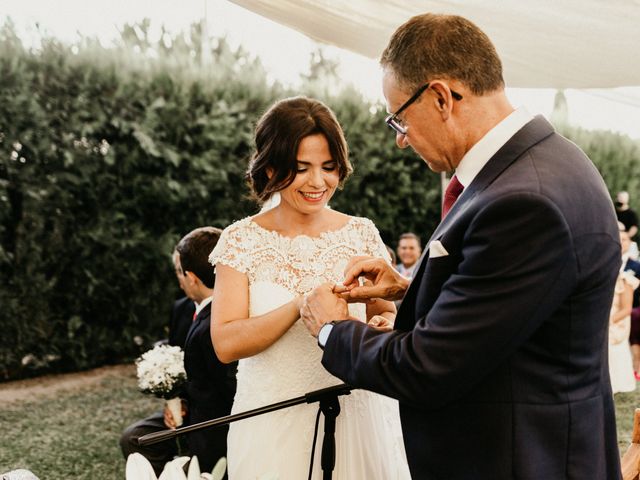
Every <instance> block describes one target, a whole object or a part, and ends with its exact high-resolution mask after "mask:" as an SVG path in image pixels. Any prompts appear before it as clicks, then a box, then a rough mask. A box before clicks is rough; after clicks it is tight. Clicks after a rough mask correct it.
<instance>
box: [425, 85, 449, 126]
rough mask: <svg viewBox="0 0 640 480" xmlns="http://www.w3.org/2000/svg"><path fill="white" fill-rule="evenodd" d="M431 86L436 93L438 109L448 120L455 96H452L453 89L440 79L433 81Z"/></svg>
mask: <svg viewBox="0 0 640 480" xmlns="http://www.w3.org/2000/svg"><path fill="white" fill-rule="evenodd" d="M429 88H430V89H431V90H433V91H434V92H435V94H436V106H437V108H438V111H439V112H440V114H441V115H442V116H443V118H444V119H445V120H446V119H448V118H449V115H450V112H451V109H452V108H453V101H454V100H453V97H452V96H451V90H450V89H449V87H448V86H447V85H445V84H444V83H443V82H441V81H439V80H435V81H433V82H431V84H430V85H429Z"/></svg>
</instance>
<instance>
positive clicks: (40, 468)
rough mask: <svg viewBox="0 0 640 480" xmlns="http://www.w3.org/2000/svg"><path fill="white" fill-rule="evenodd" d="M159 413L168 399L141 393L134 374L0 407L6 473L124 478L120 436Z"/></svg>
mask: <svg viewBox="0 0 640 480" xmlns="http://www.w3.org/2000/svg"><path fill="white" fill-rule="evenodd" d="M1 387H2V384H0V388H1ZM159 408H162V400H160V399H157V398H155V397H153V396H147V395H143V394H142V393H140V392H139V391H138V390H137V386H136V379H135V376H134V371H133V370H128V371H127V373H126V374H125V375H121V376H111V377H107V378H105V379H103V380H102V381H100V382H99V383H97V384H94V385H91V387H90V388H89V387H88V388H79V389H78V388H75V389H73V390H70V391H62V392H57V393H55V394H54V395H53V396H44V397H42V396H38V397H36V398H33V399H29V400H26V401H20V402H11V403H9V404H6V405H4V404H3V405H0V432H1V433H0V474H2V473H5V472H7V471H10V470H13V469H17V468H26V469H29V470H31V471H32V472H33V473H35V474H36V475H37V476H38V477H39V478H40V480H62V479H78V480H79V479H91V480H107V479H109V480H114V479H123V478H124V465H125V464H124V460H123V458H122V454H121V453H120V447H119V445H118V440H119V438H120V433H121V432H122V430H123V429H124V428H125V427H126V426H127V425H128V424H130V423H131V422H133V421H135V420H138V419H141V418H143V417H144V416H146V415H149V414H150V413H151V412H153V411H155V410H157V409H159Z"/></svg>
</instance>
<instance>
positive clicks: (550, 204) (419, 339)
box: [322, 117, 621, 480]
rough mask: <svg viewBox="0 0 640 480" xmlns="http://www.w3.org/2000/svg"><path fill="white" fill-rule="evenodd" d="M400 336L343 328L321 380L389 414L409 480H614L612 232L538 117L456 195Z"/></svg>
mask: <svg viewBox="0 0 640 480" xmlns="http://www.w3.org/2000/svg"><path fill="white" fill-rule="evenodd" d="M431 240H432V241H433V240H438V241H440V242H441V243H442V245H443V246H444V248H445V249H446V251H447V252H448V255H445V256H441V257H434V258H429V256H428V255H429V254H428V249H427V252H426V254H425V256H424V258H423V260H422V262H421V264H420V267H419V269H418V271H417V272H416V275H415V276H414V280H413V282H412V283H411V285H410V287H409V289H408V290H407V293H406V294H405V297H404V299H403V301H402V304H401V306H400V309H399V311H398V315H397V318H396V330H395V331H394V332H391V333H380V332H376V331H375V330H373V329H371V328H368V327H367V326H366V325H365V324H363V323H359V322H353V321H345V322H340V323H338V324H337V325H336V326H335V327H334V329H333V331H332V333H331V335H330V336H329V339H328V341H327V345H326V348H325V352H324V355H323V360H322V362H323V365H325V367H326V368H327V370H329V371H330V372H331V373H333V374H334V375H337V376H338V377H340V378H342V379H343V380H344V381H345V382H347V383H349V384H351V385H353V386H354V387H360V388H366V389H369V390H373V391H376V392H379V393H382V394H385V395H388V396H390V397H394V398H397V399H399V401H400V412H401V420H402V426H403V433H404V440H405V446H406V451H407V458H408V461H409V466H410V469H411V473H412V477H413V478H414V479H429V480H431V479H441V480H456V479H469V480H471V479H473V480H482V479H487V480H501V479H514V478H517V479H519V480H541V479H544V480H556V479H557V480H559V479H562V480H565V479H576V480H578V479H580V480H582V479H585V478H589V479H591V480H605V479H606V480H611V479H616V478H619V477H620V461H619V454H618V447H617V441H616V427H615V419H614V405H613V398H612V395H611V387H610V380H609V373H608V365H607V325H608V319H609V309H610V307H611V300H612V296H613V288H614V284H615V280H616V276H617V274H618V269H619V267H620V263H621V260H620V243H619V237H618V231H617V228H616V216H615V212H614V209H613V205H612V203H611V200H610V197H609V193H608V192H607V189H606V188H605V185H604V183H603V181H602V178H601V177H600V175H599V173H598V172H597V170H596V169H595V167H594V166H593V164H592V163H591V162H590V161H589V159H588V158H587V157H586V156H585V155H584V154H583V153H582V151H580V149H578V148H577V147H576V146H575V145H574V144H572V143H571V142H569V141H567V140H566V139H565V138H563V137H562V136H560V135H558V134H556V133H555V132H554V130H553V127H552V126H551V125H550V124H549V123H548V122H547V121H546V120H544V119H543V118H542V117H536V118H535V119H533V120H532V121H531V122H529V123H528V124H526V125H525V126H524V127H523V128H522V129H521V130H520V131H518V132H517V133H516V134H515V135H514V136H513V137H512V138H511V139H510V140H509V141H508V142H507V143H506V144H505V145H504V146H503V147H502V148H501V149H500V150H499V151H498V152H497V153H496V154H495V155H494V156H493V157H492V158H491V159H490V160H489V162H488V163H487V164H486V165H485V167H484V168H483V169H482V170H481V171H480V172H479V174H478V175H477V176H476V178H475V179H474V180H473V182H472V183H471V184H470V185H469V186H468V187H467V188H466V189H465V190H464V192H463V193H462V195H461V196H460V198H459V199H458V201H457V202H456V203H455V204H454V206H453V208H452V209H451V211H450V212H449V214H448V215H447V216H446V217H445V219H444V220H443V221H442V223H441V224H440V225H439V226H438V228H437V229H436V231H435V232H434V234H433V236H432V237H431Z"/></svg>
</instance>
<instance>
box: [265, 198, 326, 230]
mask: <svg viewBox="0 0 640 480" xmlns="http://www.w3.org/2000/svg"><path fill="white" fill-rule="evenodd" d="M272 220H273V223H274V225H273V226H274V228H275V229H276V230H277V231H278V232H280V233H281V234H283V235H287V236H295V235H301V234H304V235H318V234H320V233H322V232H324V231H326V230H328V229H329V228H330V225H329V210H328V209H326V208H325V209H323V210H321V211H319V212H317V213H314V214H304V213H300V212H299V211H297V210H294V209H290V208H286V207H285V206H283V205H279V206H278V207H276V208H274V209H273V217H272Z"/></svg>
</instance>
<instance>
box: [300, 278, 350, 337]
mask: <svg viewBox="0 0 640 480" xmlns="http://www.w3.org/2000/svg"><path fill="white" fill-rule="evenodd" d="M300 318H302V321H303V322H304V324H305V326H306V327H307V330H309V332H310V333H311V335H313V336H314V337H317V336H318V332H319V331H320V329H321V328H322V326H323V325H324V324H325V323H329V322H331V321H333V320H347V319H349V308H348V306H347V302H346V301H345V300H344V299H342V298H341V297H340V296H339V295H337V294H335V293H333V285H332V284H330V283H323V284H322V285H320V286H319V287H316V288H315V289H314V290H313V291H312V292H311V293H310V294H309V295H307V296H306V297H305V298H304V301H303V302H302V308H301V309H300Z"/></svg>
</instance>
